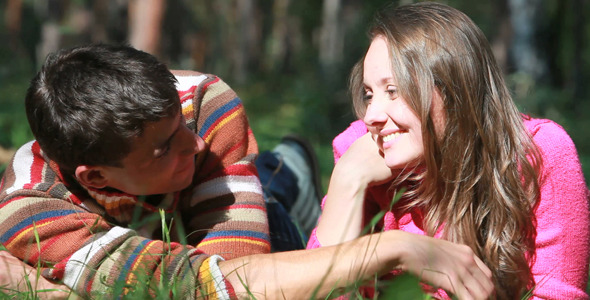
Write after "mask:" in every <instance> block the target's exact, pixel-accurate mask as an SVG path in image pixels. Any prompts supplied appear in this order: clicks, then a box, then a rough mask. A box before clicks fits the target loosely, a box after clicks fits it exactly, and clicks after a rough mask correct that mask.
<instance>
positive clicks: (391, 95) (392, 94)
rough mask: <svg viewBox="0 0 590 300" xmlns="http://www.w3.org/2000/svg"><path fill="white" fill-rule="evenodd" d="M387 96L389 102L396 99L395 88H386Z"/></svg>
mask: <svg viewBox="0 0 590 300" xmlns="http://www.w3.org/2000/svg"><path fill="white" fill-rule="evenodd" d="M387 94H389V98H391V100H394V99H396V98H397V88H395V87H388V88H387Z"/></svg>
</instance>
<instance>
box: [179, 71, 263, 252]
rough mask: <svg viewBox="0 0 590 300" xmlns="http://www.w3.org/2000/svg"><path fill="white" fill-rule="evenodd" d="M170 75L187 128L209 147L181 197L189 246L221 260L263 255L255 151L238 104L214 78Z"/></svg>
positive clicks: (246, 122)
mask: <svg viewBox="0 0 590 300" xmlns="http://www.w3.org/2000/svg"><path fill="white" fill-rule="evenodd" d="M173 73H174V74H175V75H176V77H177V79H178V80H179V85H178V87H177V88H178V90H179V93H180V95H181V102H182V104H183V113H184V116H185V119H186V120H187V124H188V125H189V127H193V128H194V130H195V131H196V132H197V134H198V135H199V136H201V137H202V138H203V140H204V141H205V143H206V144H207V146H208V148H209V149H208V150H209V151H207V153H206V155H204V156H199V157H198V158H197V168H196V174H195V180H194V182H195V185H194V186H192V187H191V189H190V193H189V195H185V197H183V198H182V203H181V205H182V206H183V209H182V210H183V211H184V212H185V213H184V216H185V217H184V218H183V219H184V220H185V222H186V223H187V232H189V233H190V236H189V243H190V244H193V245H194V244H196V246H197V249H199V250H201V251H203V252H205V253H208V254H218V255H221V256H223V257H224V258H225V259H232V258H235V257H240V256H244V255H251V254H257V253H268V252H269V251H270V243H269V233H268V222H267V217H266V207H265V203H264V198H263V194H262V188H261V185H260V181H259V179H258V173H257V171H256V167H255V165H254V160H255V159H256V156H257V154H258V146H257V144H256V140H255V138H254V134H253V133H252V130H251V129H250V125H249V123H248V119H247V116H246V113H245V111H244V106H243V104H242V101H241V100H240V98H239V97H238V96H237V95H236V93H235V92H234V91H233V90H232V89H231V88H230V87H229V86H228V85H227V84H226V83H225V82H223V81H222V80H221V79H219V78H218V77H216V76H213V75H204V74H200V73H197V72H189V71H173ZM192 241H196V242H192Z"/></svg>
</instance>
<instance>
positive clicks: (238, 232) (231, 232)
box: [205, 230, 268, 240]
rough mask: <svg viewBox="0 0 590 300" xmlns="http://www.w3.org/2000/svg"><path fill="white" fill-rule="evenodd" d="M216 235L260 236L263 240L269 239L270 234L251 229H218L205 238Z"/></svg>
mask: <svg viewBox="0 0 590 300" xmlns="http://www.w3.org/2000/svg"><path fill="white" fill-rule="evenodd" d="M216 237H228V238H231V237H252V238H258V239H263V240H268V234H265V233H262V232H258V231H250V230H225V231H216V232H210V233H208V234H207V235H206V236H205V238H216Z"/></svg>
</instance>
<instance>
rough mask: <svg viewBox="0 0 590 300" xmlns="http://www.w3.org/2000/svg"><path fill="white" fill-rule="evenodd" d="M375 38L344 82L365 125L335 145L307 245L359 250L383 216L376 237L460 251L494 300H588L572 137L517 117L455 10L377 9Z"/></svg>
mask: <svg viewBox="0 0 590 300" xmlns="http://www.w3.org/2000/svg"><path fill="white" fill-rule="evenodd" d="M370 38H371V45H370V47H369V49H368V51H367V53H366V55H365V57H364V58H363V60H361V61H360V62H359V63H358V64H357V66H356V67H355V68H354V70H353V72H352V75H351V91H352V95H353V101H354V106H355V109H356V113H357V115H358V116H359V118H360V119H362V121H356V122H354V123H352V124H351V126H350V127H349V128H348V129H347V130H346V131H344V132H343V133H341V134H340V135H339V136H338V137H337V138H336V139H335V140H334V153H335V159H336V162H337V163H336V166H335V168H334V171H333V174H332V178H331V181H330V186H329V189H328V194H327V196H326V198H325V199H324V207H323V214H322V216H321V218H320V222H319V224H318V227H317V229H316V230H315V231H314V232H313V233H312V236H311V239H310V242H309V244H308V248H315V247H320V246H327V245H333V244H337V243H340V242H343V241H346V240H350V239H354V238H356V237H358V236H359V235H360V234H361V232H362V230H363V228H364V227H365V226H366V225H367V223H368V221H369V220H371V218H372V217H373V216H374V215H375V214H376V213H378V212H379V211H385V215H384V217H383V218H382V219H381V220H380V222H379V223H378V224H377V227H378V228H377V229H376V230H401V231H407V232H412V233H417V234H424V235H430V236H434V237H438V238H441V239H445V240H449V241H452V242H455V243H457V244H464V245H467V246H469V247H470V248H471V249H472V250H473V251H474V252H475V254H476V255H477V256H478V257H479V258H481V259H482V261H483V262H484V263H485V264H486V265H487V266H488V267H489V268H490V270H492V273H493V275H492V276H493V277H492V278H493V282H494V285H495V297H497V298H498V299H520V298H521V297H522V296H524V295H526V294H527V293H528V292H530V291H532V295H534V296H535V297H539V298H551V299H587V298H588V295H586V293H585V288H586V284H587V279H588V257H589V250H590V246H589V210H588V199H589V196H588V195H589V193H588V189H587V186H586V184H585V182H584V177H583V174H582V171H581V166H580V163H579V159H578V156H577V153H576V149H575V147H574V144H573V142H572V141H571V139H570V138H569V136H568V135H567V133H566V132H565V131H564V130H563V129H562V128H561V127H560V126H559V125H557V124H556V123H554V122H552V121H549V120H540V119H534V118H531V117H528V116H526V115H523V114H521V113H519V112H518V110H517V108H516V106H515V104H514V102H513V100H512V98H511V96H510V93H509V91H508V89H507V87H506V84H505V82H504V79H503V77H502V73H501V70H500V68H499V67H498V65H497V63H496V62H495V59H494V57H493V54H492V51H491V49H490V45H489V43H488V41H487V40H486V39H485V37H484V35H483V33H482V32H481V30H480V29H479V28H478V27H477V26H476V25H475V24H474V23H473V22H472V21H471V20H470V19H469V18H468V17H467V16H466V15H465V14H463V13H461V12H460V11H458V10H456V9H453V8H451V7H449V6H446V5H443V4H437V3H427V2H423V3H417V4H412V5H407V6H401V7H398V8H386V9H384V10H382V11H379V12H378V14H377V16H376V18H375V21H374V24H373V26H372V27H371V29H370ZM396 194H397V196H399V195H402V196H401V199H399V201H397V202H395V203H393V202H392V201H393V199H398V198H399V197H396ZM418 254H422V255H423V259H424V260H429V259H430V257H431V256H432V255H433V254H432V253H428V252H420V253H418ZM425 271H426V270H425ZM434 271H436V270H434ZM451 292H452V293H453V291H451ZM437 293H438V295H439V296H441V297H443V298H445V297H447V296H448V295H446V293H445V292H444V291H442V290H441V291H438V292H437Z"/></svg>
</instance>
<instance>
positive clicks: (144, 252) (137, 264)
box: [127, 241, 157, 284]
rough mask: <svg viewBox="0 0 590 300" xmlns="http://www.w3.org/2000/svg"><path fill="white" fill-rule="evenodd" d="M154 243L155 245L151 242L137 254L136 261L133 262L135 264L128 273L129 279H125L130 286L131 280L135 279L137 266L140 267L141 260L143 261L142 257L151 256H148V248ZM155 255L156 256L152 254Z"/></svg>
mask: <svg viewBox="0 0 590 300" xmlns="http://www.w3.org/2000/svg"><path fill="white" fill-rule="evenodd" d="M154 243H156V241H151V242H149V243H148V244H147V246H146V247H145V248H144V249H143V251H142V252H141V253H139V254H138V255H137V256H138V258H137V260H136V261H135V263H134V264H133V267H132V268H131V271H130V272H129V277H127V283H128V284H131V283H132V281H133V279H135V273H134V272H135V270H136V269H137V266H139V265H140V262H141V260H142V259H143V256H144V255H151V254H149V253H148V252H149V250H150V248H152V246H153V245H154ZM154 255H157V254H154Z"/></svg>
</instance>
